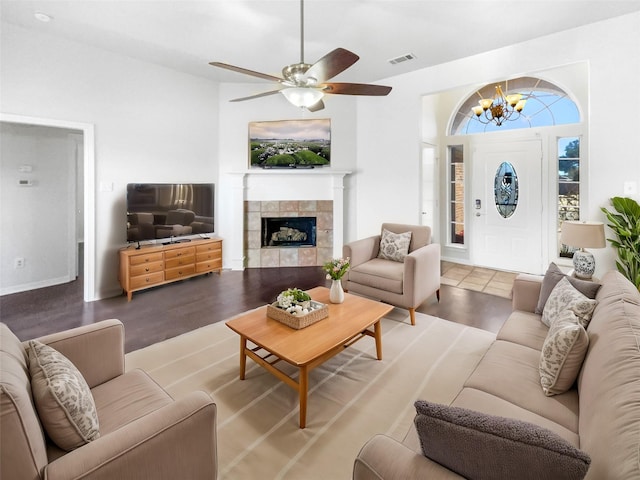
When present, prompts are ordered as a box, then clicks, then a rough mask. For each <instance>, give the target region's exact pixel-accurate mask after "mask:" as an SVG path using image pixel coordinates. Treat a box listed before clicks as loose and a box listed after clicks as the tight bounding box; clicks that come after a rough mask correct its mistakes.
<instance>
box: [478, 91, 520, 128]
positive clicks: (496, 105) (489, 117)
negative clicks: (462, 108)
mask: <svg viewBox="0 0 640 480" xmlns="http://www.w3.org/2000/svg"><path fill="white" fill-rule="evenodd" d="M478 103H479V104H480V106H478V107H471V110H472V111H473V113H475V115H476V117H477V119H478V121H479V122H480V123H484V124H485V125H486V124H488V123H491V122H495V124H496V125H497V126H500V125H502V124H503V123H504V122H505V121H507V120H511V121H513V120H517V119H518V118H520V112H522V109H523V108H524V105H525V104H526V103H527V101H526V100H523V99H522V95H521V94H519V93H514V94H511V95H505V94H504V92H503V91H502V88H501V87H500V85H497V86H496V95H495V97H494V98H483V99H481V100H480V101H478Z"/></svg>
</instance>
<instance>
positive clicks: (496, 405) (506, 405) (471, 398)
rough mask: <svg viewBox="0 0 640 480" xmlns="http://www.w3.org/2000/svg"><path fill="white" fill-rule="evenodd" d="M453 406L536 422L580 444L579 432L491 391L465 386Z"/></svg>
mask: <svg viewBox="0 0 640 480" xmlns="http://www.w3.org/2000/svg"><path fill="white" fill-rule="evenodd" d="M451 406H452V407H461V408H469V409H471V410H476V411H478V412H482V413H486V414H488V415H499V416H501V417H509V418H513V419H516V420H522V421H523V422H529V423H534V424H536V425H539V426H541V427H543V428H546V429H547V430H551V431H552V432H554V433H555V434H557V435H560V436H561V437H562V438H564V439H565V440H566V441H568V442H569V443H570V444H571V445H573V446H574V447H579V446H580V436H579V435H578V433H577V432H575V431H571V430H569V429H568V428H566V427H563V426H562V425H560V424H559V423H556V422H554V421H553V420H549V419H548V418H546V417H545V416H543V415H540V414H538V413H535V412H532V411H530V410H527V409H526V408H523V407H521V406H520V405H517V404H515V403H511V402H509V401H507V400H504V399H502V398H500V397H497V396H495V395H492V394H490V393H487V392H483V391H482V390H478V389H475V388H469V387H465V388H463V389H462V391H461V392H460V393H459V394H458V396H457V397H456V398H455V400H454V401H453V402H451ZM416 442H417V440H416ZM416 445H417V447H418V448H417V449H418V450H419V447H420V445H419V444H418V443H416ZM414 450H415V448H414Z"/></svg>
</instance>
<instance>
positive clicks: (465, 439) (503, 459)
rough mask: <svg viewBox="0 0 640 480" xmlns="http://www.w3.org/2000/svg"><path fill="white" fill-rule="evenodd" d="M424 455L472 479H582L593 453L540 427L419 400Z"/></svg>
mask: <svg viewBox="0 0 640 480" xmlns="http://www.w3.org/2000/svg"><path fill="white" fill-rule="evenodd" d="M415 407H416V412H417V415H416V418H415V425H416V429H417V430H418V435H419V436H420V445H421V447H422V452H423V454H424V455H425V456H426V457H428V458H430V459H432V460H434V461H436V462H438V463H440V464H442V465H444V466H445V467H447V468H449V469H450V470H453V471H454V472H456V473H458V474H459V475H462V476H464V477H465V478H468V479H470V480H473V479H495V478H517V479H519V480H526V479H536V480H537V479H540V478H553V479H556V480H558V479H581V478H584V476H585V474H586V473H587V470H588V469H589V464H590V462H591V460H590V458H589V455H587V454H586V453H585V452H583V451H581V450H579V449H577V448H575V447H574V446H573V445H571V444H570V443H569V442H567V441H565V440H564V439H562V438H561V437H560V436H558V435H556V434H555V433H553V432H551V431H550V430H546V429H544V428H542V427H539V426H538V425H535V424H532V423H528V422H523V421H520V420H514V419H510V418H505V417H499V416H494V415H487V414H484V413H480V412H476V411H474V410H467V409H465V408H458V407H448V406H445V405H439V404H436V403H430V402H426V401H417V402H415Z"/></svg>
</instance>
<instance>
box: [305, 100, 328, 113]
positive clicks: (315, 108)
mask: <svg viewBox="0 0 640 480" xmlns="http://www.w3.org/2000/svg"><path fill="white" fill-rule="evenodd" d="M323 108H324V102H323V101H322V100H318V101H317V102H316V103H314V104H313V105H311V106H310V107H307V110H309V111H310V112H317V111H318V110H322V109H323Z"/></svg>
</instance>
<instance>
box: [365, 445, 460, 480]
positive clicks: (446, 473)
mask: <svg viewBox="0 0 640 480" xmlns="http://www.w3.org/2000/svg"><path fill="white" fill-rule="evenodd" d="M407 478H421V479H427V480H451V479H459V480H464V479H463V477H461V476H460V475H458V474H457V473H454V472H452V471H451V470H449V469H447V468H445V467H443V466H442V465H440V464H439V463H436V462H434V461H433V460H430V459H429V458H427V457H425V456H424V455H422V454H420V453H417V452H414V451H413V450H411V449H410V448H408V447H406V446H405V445H403V444H402V443H400V442H398V441H396V440H394V439H392V438H390V437H387V436H385V435H376V436H374V437H373V438H371V440H369V441H368V442H367V443H365V445H364V447H362V449H361V450H360V453H358V456H357V457H356V460H355V462H354V464H353V480H381V479H383V480H404V479H407Z"/></svg>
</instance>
